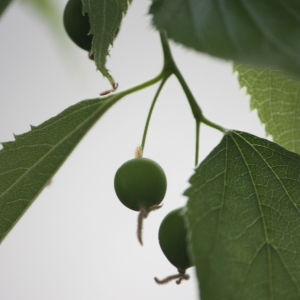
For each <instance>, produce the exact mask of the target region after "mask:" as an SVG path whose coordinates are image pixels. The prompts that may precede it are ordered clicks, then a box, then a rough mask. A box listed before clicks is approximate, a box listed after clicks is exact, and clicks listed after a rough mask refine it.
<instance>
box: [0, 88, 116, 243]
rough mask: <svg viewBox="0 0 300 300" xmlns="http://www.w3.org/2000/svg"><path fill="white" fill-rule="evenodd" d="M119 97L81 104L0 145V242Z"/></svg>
mask: <svg viewBox="0 0 300 300" xmlns="http://www.w3.org/2000/svg"><path fill="white" fill-rule="evenodd" d="M120 97H121V96H120V94H118V95H114V96H110V97H107V98H105V99H94V100H86V101H82V102H80V103H78V104H76V105H74V106H72V107H70V108H68V109H66V110H65V111H63V112H62V113H60V114H59V115H57V116H56V117H54V118H52V119H50V120H48V121H46V122H45V123H43V124H41V125H39V126H37V127H32V130H31V131H30V132H28V133H25V134H22V135H19V136H16V137H15V138H16V140H15V141H14V142H8V143H4V144H3V149H2V150H1V151H0V241H1V240H3V238H4V237H5V236H6V235H7V233H8V232H9V230H10V229H11V228H12V227H13V226H14V225H15V224H16V222H17V221H18V219H19V218H20V217H21V216H22V215H23V214H24V212H25V211H26V209H27V208H28V207H29V206H30V204H31V203H32V202H33V200H34V199H35V198H36V197H37V195H38V194H39V193H40V192H41V190H42V189H43V188H44V187H45V186H46V185H47V183H48V182H49V180H50V179H51V177H52V176H53V175H54V174H55V172H56V171H57V170H58V169H59V167H60V166H61V165H62V163H63V162H64V161H65V160H66V158H67V157H68V156H69V155H70V153H71V152H72V150H73V149H74V148H75V146H76V145H77V144H78V143H79V141H80V140H81V138H82V137H83V136H84V135H85V134H86V133H87V131H88V130H89V129H90V128H91V126H92V125H93V124H94V123H95V122H96V121H97V120H98V119H99V118H100V117H101V116H102V115H103V113H104V112H105V111H106V110H107V109H108V108H110V107H111V106H112V105H113V104H114V103H115V102H116V101H117V100H118V99H120Z"/></svg>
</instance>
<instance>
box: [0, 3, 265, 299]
mask: <svg viewBox="0 0 300 300" xmlns="http://www.w3.org/2000/svg"><path fill="white" fill-rule="evenodd" d="M56 2H59V3H58V4H59V6H60V7H61V10H62V9H63V7H64V5H65V2H66V1H60V0H56ZM149 3H150V2H149V1H133V5H132V6H131V8H130V10H129V12H128V15H127V17H126V19H125V21H124V22H123V26H122V30H121V31H120V33H119V37H118V39H117V41H116V42H115V44H114V48H113V50H112V51H111V58H110V59H109V63H108V66H109V69H110V70H111V71H112V73H113V75H114V77H115V78H116V79H117V81H118V82H119V84H120V90H123V89H126V88H128V87H131V86H133V85H136V84H138V83H141V82H143V81H145V80H147V79H150V78H151V77H153V76H155V75H156V74H158V73H159V71H160V69H161V66H162V54H161V48H160V44H159V38H158V35H157V33H156V32H155V31H154V30H153V29H152V28H151V19H150V18H149V16H147V10H148V6H149ZM59 25H60V27H62V25H61V24H59ZM61 31H62V28H61ZM61 34H62V35H61V39H58V38H57V36H56V35H55V34H53V32H52V31H51V30H50V29H49V28H48V27H47V25H46V23H45V22H43V20H42V19H41V18H40V17H39V16H37V15H36V13H34V12H33V11H31V10H30V9H28V8H27V7H25V6H24V5H21V4H20V3H18V2H15V3H14V4H13V5H12V6H11V7H10V8H9V9H8V10H7V12H6V13H5V15H4V16H3V17H2V19H0V105H1V106H0V141H1V142H3V141H7V140H12V139H13V133H15V134H20V133H23V132H26V131H28V130H29V124H33V125H38V124H40V123H42V122H43V121H45V120H46V119H48V118H50V117H52V116H55V115H56V114H58V113H59V112H61V111H62V110H64V109H65V108H67V107H68V106H69V105H72V104H75V103H76V102H78V101H80V100H82V99H87V98H95V97H97V95H98V93H99V92H101V91H103V90H105V89H107V88H108V87H109V85H108V83H107V82H106V81H105V80H104V79H103V78H102V76H101V75H100V74H99V73H98V72H96V70H95V66H94V65H93V63H92V62H91V61H90V60H89V59H88V58H87V55H86V52H84V51H82V50H80V49H79V48H77V47H76V46H75V45H74V44H73V43H72V42H71V41H69V39H68V37H67V36H66V35H65V34H64V32H63V31H62V33H61ZM172 48H173V52H174V56H175V59H176V61H177V63H178V66H179V67H180V69H181V70H182V72H183V74H184V75H185V77H186V79H187V81H188V82H189V84H190V86H191V88H192V91H193V92H194V94H195V96H196V98H197V100H198V102H199V104H200V106H201V107H202V109H203V111H204V113H205V115H206V116H207V117H208V118H209V119H211V120H213V121H215V122H217V123H219V124H221V125H223V126H225V127H227V128H235V129H240V130H244V131H248V132H250V133H253V134H257V135H259V136H262V137H264V133H263V128H262V126H261V125H260V122H259V121H258V119H257V117H256V113H255V112H250V111H249V100H248V97H246V96H245V91H243V90H240V88H239V86H238V83H237V78H236V75H235V74H233V73H232V66H231V64H230V63H227V62H224V61H221V60H217V59H214V58H211V57H208V56H206V55H202V54H197V53H195V52H193V51H189V50H187V49H184V48H183V47H181V46H176V45H174V44H172ZM154 93H155V88H154V89H153V88H150V89H148V90H146V91H142V92H139V93H137V94H136V95H132V96H129V97H127V98H125V99H124V100H122V101H121V102H120V103H118V104H117V105H116V106H115V107H113V108H112V109H111V110H110V111H109V112H108V113H107V114H106V115H105V116H104V117H103V118H102V119H101V120H100V121H99V122H98V123H97V124H96V125H95V126H94V127H93V129H92V130H91V131H90V132H89V133H88V134H87V135H86V136H85V138H84V139H83V140H82V142H81V143H80V144H79V146H78V147H77V148H76V150H75V151H74V152H73V153H72V155H71V156H70V157H69V158H68V160H67V161H66V162H65V164H64V165H63V167H62V168H61V169H60V170H59V172H58V173H57V174H56V175H55V176H54V178H53V180H52V184H51V185H50V186H49V187H47V188H46V189H45V190H44V191H43V192H42V193H41V194H40V196H39V197H38V199H36V201H35V202H34V204H33V205H32V206H31V207H30V209H29V210H28V211H27V212H26V214H25V215H24V216H23V217H22V219H21V220H20V221H19V222H18V224H17V225H16V226H15V227H14V228H13V230H12V231H11V232H10V234H9V235H8V236H7V237H6V239H5V240H4V242H3V243H2V244H1V245H0V299H1V300H27V299H28V300H41V299H42V300H50V299H51V300H96V299H97V300H98V299H104V300H117V299H131V300H135V299H145V300H148V299H149V300H150V299H174V300H175V299H197V297H198V291H197V284H196V278H195V274H194V270H193V269H190V270H189V273H190V274H191V277H192V279H191V280H190V281H189V282H184V283H183V284H182V285H180V286H177V285H176V284H175V283H170V284H168V285H166V286H158V285H156V284H155V283H154V281H153V277H154V276H158V277H164V276H166V275H170V274H172V273H174V272H175V268H174V267H173V266H171V265H170V264H169V263H168V261H167V260H166V258H165V257H164V256H163V254H162V253H161V251H160V248H159V245H158V241H157V231H158V227H159V224H160V221H161V220H162V218H163V217H164V216H165V215H166V214H167V213H168V212H169V211H170V210H171V209H173V208H176V207H178V206H181V205H184V204H185V202H186V199H185V197H183V196H182V192H183V191H184V190H185V189H186V188H187V187H188V178H189V177H190V175H191V174H192V172H193V163H194V143H195V141H194V135H195V133H194V121H193V119H192V117H191V112H190V110H189V107H188V105H187V101H186V99H185V97H184V95H183V93H182V91H181V89H180V87H179V85H178V84H177V82H176V80H175V79H171V80H170V81H169V82H168V84H167V86H166V87H165V89H164V91H163V93H162V95H161V97H160V100H159V102H158V104H157V107H156V110H155V112H154V116H153V119H152V122H151V126H150V132H149V135H148V140H147V144H146V151H145V156H146V157H150V158H152V159H154V160H156V161H157V162H159V163H160V164H161V165H162V167H163V168H164V170H165V172H166V174H167V177H168V191H167V195H166V198H165V200H164V206H163V208H162V209H161V210H160V211H157V212H155V213H153V215H150V216H149V217H148V218H147V219H146V221H145V230H144V241H145V245H144V247H143V248H142V247H140V246H139V244H138V242H137V240H136V236H135V230H136V228H135V227H136V217H137V216H136V212H133V211H130V210H128V209H127V208H125V207H124V206H122V204H120V203H119V201H118V200H117V198H116V196H115V194H114V190H113V178H114V174H115V171H116V169H117V168H118V167H119V166H120V165H121V164H122V163H123V162H125V161H126V160H128V159H130V158H132V156H133V153H134V150H135V147H136V146H138V145H139V143H140V140H141V137H142V131H143V127H144V122H145V119H146V115H147V111H148V108H149V105H150V103H151V100H152V97H153V94H154ZM220 139H221V134H220V133H218V132H217V131H215V130H213V129H209V128H205V127H204V126H203V128H202V130H201V146H200V150H201V154H200V157H201V159H203V158H204V157H205V156H206V155H207V154H208V153H209V151H210V150H211V149H212V148H213V147H214V146H216V145H217V143H218V142H219V141H220ZM224 276H226V274H224Z"/></svg>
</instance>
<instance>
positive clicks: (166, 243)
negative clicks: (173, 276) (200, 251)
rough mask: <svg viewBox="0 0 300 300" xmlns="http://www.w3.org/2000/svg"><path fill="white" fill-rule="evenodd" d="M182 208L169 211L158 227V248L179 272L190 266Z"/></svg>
mask: <svg viewBox="0 0 300 300" xmlns="http://www.w3.org/2000/svg"><path fill="white" fill-rule="evenodd" d="M182 213H183V210H182V208H178V209H175V210H173V211H171V212H170V213H169V214H168V215H167V216H166V217H165V218H164V219H163V221H162V223H161V225H160V227H159V233H158V239H159V244H160V247H161V249H162V251H163V253H164V254H165V256H166V257H167V259H168V260H169V261H170V263H171V264H173V265H174V266H175V267H176V268H177V269H178V270H179V271H185V270H186V269H187V268H189V267H191V266H192V263H191V261H190V258H189V255H188V250H187V230H186V227H185V223H184V217H183V214H182Z"/></svg>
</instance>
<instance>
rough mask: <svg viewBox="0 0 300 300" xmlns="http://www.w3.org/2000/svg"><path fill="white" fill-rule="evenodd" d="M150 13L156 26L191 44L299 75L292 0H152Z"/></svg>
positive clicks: (299, 34)
mask: <svg viewBox="0 0 300 300" xmlns="http://www.w3.org/2000/svg"><path fill="white" fill-rule="evenodd" d="M150 13H151V14H152V15H153V23H154V25H155V26H156V28H158V29H159V30H163V31H166V32H167V34H168V36H169V37H170V38H171V39H173V40H174V41H175V42H179V43H181V44H183V45H185V46H187V47H190V48H193V49H194V50H197V51H200V52H205V53H208V54H210V55H213V56H217V57H221V58H223V59H230V60H233V61H235V62H238V63H245V64H252V65H262V66H272V67H274V68H275V69H280V70H283V71H285V72H288V73H290V74H294V75H297V76H298V77H299V76H300V54H299V53H300V42H299V41H300V29H299V28H300V4H299V2H297V1H294V0H289V1H281V0H276V1H272V2H271V1H260V0H255V1H245V0H239V1H209V0H188V1H185V0H175V1H174V0H153V4H152V7H151V9H150ZM174 20H176V22H174Z"/></svg>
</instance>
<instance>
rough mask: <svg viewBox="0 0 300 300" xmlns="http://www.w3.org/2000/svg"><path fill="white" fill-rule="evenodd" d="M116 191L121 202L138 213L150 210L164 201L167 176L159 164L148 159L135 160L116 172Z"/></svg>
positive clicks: (126, 163)
mask: <svg viewBox="0 0 300 300" xmlns="http://www.w3.org/2000/svg"><path fill="white" fill-rule="evenodd" d="M114 186H115V191H116V194H117V196H118V198H119V199H120V201H121V202H122V203H123V204H124V205H125V206H126V207H128V208H130V209H132V210H136V211H141V210H142V209H144V210H149V209H150V208H151V207H154V206H157V205H158V204H159V203H161V201H162V200H163V198H164V196H165V193H166V189H167V179H166V175H165V173H164V171H163V169H162V168H161V166H160V165H159V164H157V163H156V162H155V161H153V160H151V159H148V158H134V159H131V160H129V161H127V162H125V163H124V164H123V165H122V166H121V167H120V168H119V169H118V170H117V172H116V175H115V180H114Z"/></svg>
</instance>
